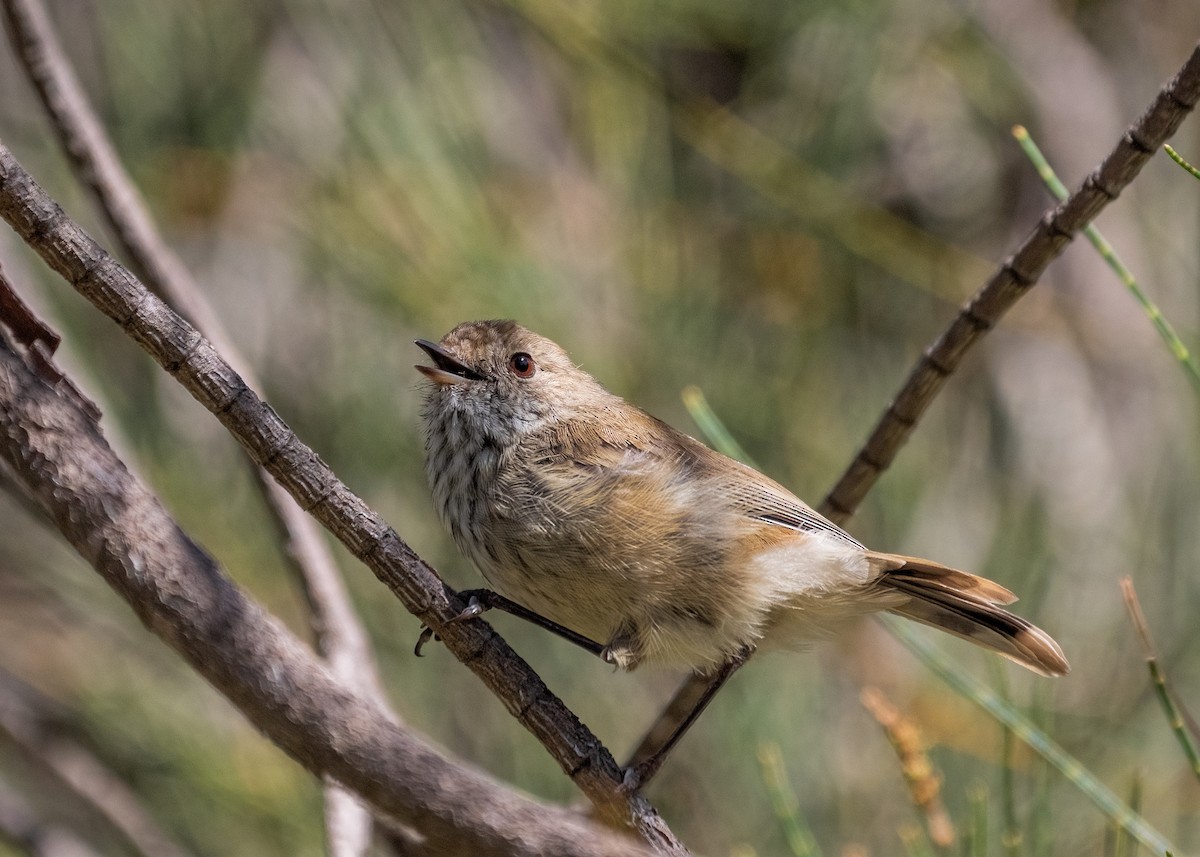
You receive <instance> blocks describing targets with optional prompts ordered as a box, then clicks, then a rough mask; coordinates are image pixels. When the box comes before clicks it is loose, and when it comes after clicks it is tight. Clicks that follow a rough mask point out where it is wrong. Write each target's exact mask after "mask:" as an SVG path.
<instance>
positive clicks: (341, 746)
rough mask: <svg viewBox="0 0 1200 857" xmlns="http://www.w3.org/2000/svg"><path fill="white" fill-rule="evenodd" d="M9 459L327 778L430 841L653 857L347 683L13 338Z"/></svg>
mask: <svg viewBox="0 0 1200 857" xmlns="http://www.w3.org/2000/svg"><path fill="white" fill-rule="evenodd" d="M235 409H236V406H235ZM285 457H286V456H285ZM0 460H3V461H4V462H5V463H6V464H7V465H8V467H9V468H11V470H12V472H13V474H14V476H15V478H17V479H19V480H20V481H21V482H22V483H23V484H25V485H26V486H27V488H28V490H29V491H30V492H31V493H32V494H33V495H34V497H35V498H36V500H37V502H38V503H39V505H41V506H42V507H43V508H44V509H45V510H46V511H47V512H48V513H49V515H50V516H51V517H52V518H53V520H54V522H55V524H56V526H57V527H58V528H59V529H60V531H61V532H62V533H63V535H64V536H65V537H66V539H67V541H69V542H70V543H71V544H72V545H73V546H74V547H75V549H76V550H78V551H79V553H80V554H81V555H82V556H83V557H84V558H85V559H86V560H88V562H90V563H91V564H92V565H93V566H94V567H95V568H96V570H97V571H98V572H99V573H100V574H101V575H102V576H103V577H104V579H105V580H106V582H108V584H109V585H110V586H111V587H112V588H113V589H114V590H115V591H116V592H117V593H118V594H120V595H121V596H122V597H123V598H125V599H126V600H127V601H128V602H129V604H130V606H132V607H133V609H134V611H135V612H136V613H137V614H138V616H139V618H141V620H142V621H143V622H144V623H145V624H146V626H147V627H148V628H149V629H150V630H151V631H153V632H154V633H155V634H156V635H158V636H159V637H161V638H162V639H163V640H164V641H165V642H167V643H168V644H169V645H170V646H171V647H172V648H174V649H175V650H176V651H177V652H179V654H180V655H182V656H183V657H184V659H185V660H187V661H188V663H189V664H191V666H192V667H193V668H194V669H195V670H196V671H197V672H199V673H200V674H201V675H202V676H204V677H205V678H206V679H207V680H208V681H209V682H211V683H212V684H213V686H215V687H216V688H217V689H218V690H220V691H221V692H222V693H223V694H225V695H226V696H227V697H228V698H229V699H230V701H232V702H233V703H234V704H235V705H236V706H237V707H238V708H239V709H240V710H241V711H242V712H243V714H245V716H246V717H247V718H248V719H249V720H250V721H251V722H252V723H253V724H254V725H255V726H256V727H257V728H259V729H260V730H261V731H262V732H264V733H265V734H266V735H267V736H268V737H270V738H271V740H273V741H274V742H275V743H276V744H277V745H279V746H280V747H281V748H282V749H284V750H285V751H286V752H288V753H289V754H290V755H291V756H293V757H294V758H295V759H296V760H297V761H299V762H300V763H301V764H302V765H304V766H305V767H306V768H308V769H309V770H310V771H312V772H313V773H314V774H315V775H317V776H319V777H329V778H332V779H335V780H337V781H338V782H340V783H342V784H344V785H346V786H347V787H348V788H351V789H353V790H354V791H355V792H356V793H357V794H359V795H361V796H362V797H363V798H365V799H366V800H367V801H369V802H370V803H371V804H372V805H373V806H375V807H376V808H377V809H378V810H379V811H380V812H383V813H387V814H390V815H392V816H394V817H395V818H397V819H399V820H401V821H402V822H404V823H406V824H411V825H412V826H413V827H414V828H415V829H418V830H419V831H420V832H421V834H422V835H423V836H424V837H425V840H426V843H427V845H428V847H429V848H430V850H431V851H433V852H436V853H439V854H442V853H444V854H461V855H469V854H479V853H486V854H493V853H495V854H512V855H547V857H548V855H559V854H579V855H596V857H599V855H632V854H639V853H645V852H644V851H643V850H641V848H640V846H639V844H638V843H636V842H634V841H633V840H630V839H628V838H625V837H622V836H619V835H617V834H614V833H610V832H606V831H604V830H602V829H599V828H597V827H595V826H593V825H588V824H583V823H581V822H580V820H579V819H578V817H577V816H575V815H573V814H572V813H570V812H569V811H568V810H565V809H561V808H554V807H548V806H544V805H539V804H536V803H534V802H533V801H531V800H528V799H526V798H524V797H521V796H519V795H518V794H516V793H515V792H513V791H512V790H509V789H506V788H505V787H504V786H502V785H500V784H498V783H495V782H494V781H492V780H490V779H489V778H488V777H486V776H485V775H484V774H482V773H480V772H478V771H475V770H472V769H470V768H468V767H466V766H463V765H459V764H455V763H452V762H450V761H448V760H447V759H446V758H444V757H443V756H442V755H440V754H439V753H437V752H436V751H434V750H433V749H432V748H431V747H430V746H428V745H427V744H425V743H424V742H423V741H421V740H420V739H418V738H417V737H416V736H414V735H413V734H412V733H410V732H408V731H406V730H404V729H402V728H400V727H399V726H397V725H396V724H394V723H392V722H391V721H390V720H389V718H388V717H387V715H386V713H385V712H384V711H383V710H382V709H381V708H380V706H379V705H378V703H377V702H376V701H374V700H373V699H370V698H368V697H366V696H364V695H363V694H361V693H360V692H359V691H357V690H355V689H354V688H352V687H350V686H348V685H347V684H345V683H342V682H339V681H338V680H337V679H336V678H335V677H333V676H332V675H331V674H330V673H329V672H328V671H327V670H326V669H324V668H322V667H321V666H320V665H319V664H318V663H317V662H316V661H314V660H313V658H312V656H311V655H310V654H309V653H308V652H307V651H306V650H305V648H304V645H303V644H302V643H301V642H300V641H299V640H298V639H296V638H295V637H294V636H293V635H292V634H290V633H289V632H288V631H287V630H286V629H285V628H283V627H282V626H281V625H280V624H279V623H278V622H276V621H275V620H274V619H273V618H272V617H271V616H270V615H269V614H267V613H266V611H265V610H263V609H262V607H261V606H260V605H259V604H257V603H256V602H254V601H253V600H251V599H250V598H248V597H247V596H246V595H245V594H244V593H243V592H242V591H241V590H240V589H239V588H238V587H237V586H236V585H234V584H233V583H232V581H230V580H229V579H228V577H226V576H225V574H224V573H223V572H222V570H221V569H220V568H219V567H218V566H217V564H216V562H215V561H214V560H213V559H212V558H211V557H209V556H208V555H207V554H206V553H204V551H203V550H202V549H201V548H200V547H199V546H197V545H196V544H195V543H194V542H192V541H191V540H190V539H189V538H188V537H187V535H186V534H185V533H184V532H183V531H182V530H181V529H180V528H179V526H178V525H177V524H176V523H175V522H174V521H173V520H172V519H171V517H170V516H169V515H168V514H167V512H166V510H165V509H163V507H162V505H161V504H160V503H159V502H158V500H157V499H156V498H155V497H154V496H153V495H152V494H151V493H150V492H149V491H148V490H147V489H146V488H145V486H143V485H142V484H141V483H139V482H138V481H137V480H136V479H135V478H134V477H133V476H132V474H130V473H129V471H128V470H127V469H126V468H125V466H124V464H122V463H121V461H120V460H119V459H117V457H116V456H115V455H114V453H113V452H112V450H111V449H110V448H109V446H108V445H107V443H106V442H105V441H104V438H103V437H102V436H101V434H100V431H99V428H98V426H97V425H96V424H95V423H94V422H92V421H91V420H90V419H89V418H88V417H87V416H86V415H85V414H83V413H82V412H81V411H80V409H79V408H78V407H77V406H75V405H74V403H73V402H72V401H71V400H69V399H67V398H64V397H62V396H59V395H58V394H57V393H55V392H54V391H53V390H52V389H51V388H50V387H48V386H47V385H46V384H44V383H43V382H41V381H40V380H39V379H38V378H37V377H36V375H34V374H33V373H32V372H31V371H30V370H29V368H28V367H27V366H26V365H25V363H24V362H23V361H22V360H21V359H20V358H19V357H18V356H17V355H16V354H14V353H13V352H12V351H11V350H9V348H8V347H7V345H5V344H3V342H2V341H0ZM362 511H363V513H364V514H368V515H369V513H366V512H365V509H363V510H362ZM468 624H473V623H468ZM676 853H684V852H681V851H678V850H677V851H676Z"/></svg>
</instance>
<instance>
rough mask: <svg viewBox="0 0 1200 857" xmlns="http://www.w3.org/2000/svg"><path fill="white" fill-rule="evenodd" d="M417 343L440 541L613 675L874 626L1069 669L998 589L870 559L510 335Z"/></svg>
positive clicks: (507, 324)
mask: <svg viewBox="0 0 1200 857" xmlns="http://www.w3.org/2000/svg"><path fill="white" fill-rule="evenodd" d="M416 344H417V345H418V346H420V347H421V348H422V349H423V350H424V351H425V352H426V353H427V354H428V355H429V357H430V358H431V359H432V361H433V363H434V366H417V367H416V368H417V369H419V370H420V371H421V372H422V373H423V374H424V375H425V377H426V378H428V379H429V380H430V381H432V382H433V384H432V386H431V387H430V389H429V392H428V396H427V398H426V401H425V408H424V411H423V417H424V420H425V428H426V443H425V449H426V464H425V469H426V475H427V476H428V478H429V484H430V486H431V488H432V490H433V499H434V503H435V504H436V506H437V510H438V513H439V514H440V516H441V519H442V522H443V523H444V524H445V526H446V527H447V528H448V529H449V531H450V533H451V534H452V535H453V537H454V540H455V541H456V542H457V543H458V546H459V548H460V549H461V550H462V551H463V552H464V553H465V554H466V555H467V556H468V557H470V558H471V559H472V560H473V561H474V562H475V564H476V565H477V566H479V569H480V571H482V572H483V575H484V577H486V578H487V579H488V581H489V582H490V583H491V584H492V586H494V587H495V588H496V590H498V592H499V593H500V594H501V595H503V596H506V597H507V598H508V599H511V600H512V601H515V602H517V604H518V605H521V606H523V607H524V608H527V610H528V611H533V612H534V613H535V614H538V615H539V616H541V617H543V618H544V619H547V620H550V623H551V624H557V625H559V626H564V627H565V628H566V629H568V632H575V634H574V638H575V639H576V642H580V639H578V638H579V637H580V636H581V637H582V638H585V639H583V640H582V643H583V644H584V645H588V641H593V643H592V645H590V646H588V647H589V648H592V649H593V651H596V652H597V653H599V654H601V655H602V656H603V657H604V658H605V659H606V660H608V661H609V662H610V663H614V664H617V665H619V666H621V667H623V668H625V669H628V670H632V669H635V668H636V667H638V666H639V665H641V664H644V663H647V664H669V665H676V666H683V667H687V668H690V669H693V670H700V671H712V670H714V669H716V668H718V667H719V666H720V665H721V664H727V663H731V662H740V659H741V658H743V657H744V653H746V652H748V651H750V650H752V649H753V648H755V647H765V648H795V647H799V646H802V645H803V644H804V643H805V642H807V641H811V640H813V639H814V638H818V637H823V636H826V635H827V634H828V633H829V632H831V631H833V630H834V629H836V628H837V626H839V625H840V624H842V623H843V622H845V620H847V619H850V618H852V617H855V616H860V615H863V614H865V613H871V612H875V611H879V610H888V611H891V612H893V613H898V614H900V615H902V616H906V617H908V618H910V619H915V620H917V621H918V622H924V623H925V624H927V625H932V626H934V627H935V628H940V629H942V630H943V631H948V632H949V633H951V634H954V635H956V636H959V637H962V638H964V639H967V640H970V641H971V642H973V643H975V644H977V645H980V646H983V647H984V648H988V649H991V650H993V651H996V652H999V653H1000V654H1001V655H1004V656H1005V657H1007V658H1010V659H1012V660H1014V661H1016V662H1017V663H1019V664H1022V665H1023V666H1026V667H1028V668H1029V669H1031V670H1033V671H1035V672H1038V673H1041V674H1043V675H1051V676H1054V675H1063V674H1065V673H1066V672H1067V671H1068V669H1069V667H1068V665H1067V661H1066V658H1065V657H1064V656H1063V653H1062V650H1061V649H1059V647H1058V645H1057V644H1056V643H1055V642H1054V640H1053V639H1051V637H1050V636H1049V635H1048V634H1046V633H1045V632H1044V631H1042V630H1041V629H1039V628H1037V627H1035V626H1034V625H1032V624H1030V623H1029V622H1027V621H1025V620H1024V619H1022V618H1020V617H1019V616H1015V615H1013V614H1012V613H1009V612H1008V611H1007V610H1004V609H1003V607H1002V605H1005V604H1010V603H1011V602H1013V601H1015V600H1016V596H1014V595H1013V594H1012V593H1011V592H1009V591H1008V590H1007V589H1005V588H1004V587H1003V586H1000V585H999V584H996V583H993V582H991V581H990V580H986V579H984V578H982V577H977V576H975V575H973V574H968V573H967V572H964V571H959V570H957V569H953V568H948V567H947V566H944V565H940V564H938V563H936V562H931V561H929V560H925V559H916V558H913V557H907V556H900V555H898V554H890V553H879V552H876V551H871V550H867V549H866V548H865V547H864V546H863V545H861V544H860V543H859V542H857V541H856V540H855V539H854V538H853V537H851V536H850V535H849V534H847V533H846V532H845V531H844V530H842V529H841V528H840V527H838V526H836V525H835V524H833V523H831V522H830V521H827V520H826V519H825V518H823V517H822V516H821V515H819V514H818V513H817V512H815V511H814V510H813V509H811V508H810V507H809V506H807V505H806V504H805V503H804V502H803V501H801V500H799V499H798V498H796V497H795V496H794V495H793V494H792V493H791V492H789V491H788V490H787V489H786V488H784V487H783V486H781V485H779V484H778V483H777V482H775V481H773V480H771V479H768V478H767V477H766V476H763V475H762V474H761V473H758V472H757V471H755V470H753V469H752V468H750V467H747V466H745V465H743V464H739V463H738V462H736V461H734V460H733V459H730V458H727V457H726V456H724V455H721V454H720V453H717V452H714V451H713V450H711V449H709V448H708V447H706V446H704V445H703V444H702V443H700V442H699V441H696V440H694V439H693V438H691V437H688V436H687V435H685V434H683V433H681V432H679V431H676V430H675V429H673V428H671V427H670V426H668V425H667V424H665V423H663V422H661V421H659V420H657V419H655V418H654V417H652V416H650V415H649V414H647V413H645V412H644V411H641V410H639V409H638V408H636V407H634V406H632V405H630V404H629V403H628V402H626V401H625V400H623V399H621V398H619V397H618V396H615V395H613V394H612V393H610V392H608V391H607V390H605V389H604V388H603V387H602V386H600V384H599V383H598V382H597V381H596V380H595V379H594V378H592V377H591V376H590V375H588V374H587V373H586V372H584V371H583V370H581V369H579V368H578V367H577V366H576V365H575V364H574V363H573V362H572V361H571V359H570V358H569V357H568V356H567V354H566V353H565V352H564V351H563V350H562V349H561V348H560V347H559V346H557V345H555V344H554V343H553V342H551V341H550V340H548V339H546V338H544V337H542V336H539V335H537V334H536V333H533V332H532V331H530V330H526V329H525V328H524V327H521V326H520V325H519V324H517V323H515V322H512V321H479V322H467V323H464V324H460V325H459V326H458V327H456V328H454V330H452V331H450V332H449V333H448V334H446V336H445V337H443V338H442V340H441V342H440V343H438V344H434V343H432V342H427V341H425V340H418V341H417V343H416ZM484 606H488V605H484ZM474 612H478V610H475V611H474ZM518 612H522V611H519V608H518ZM568 636H571V635H570V634H569V633H568Z"/></svg>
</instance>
